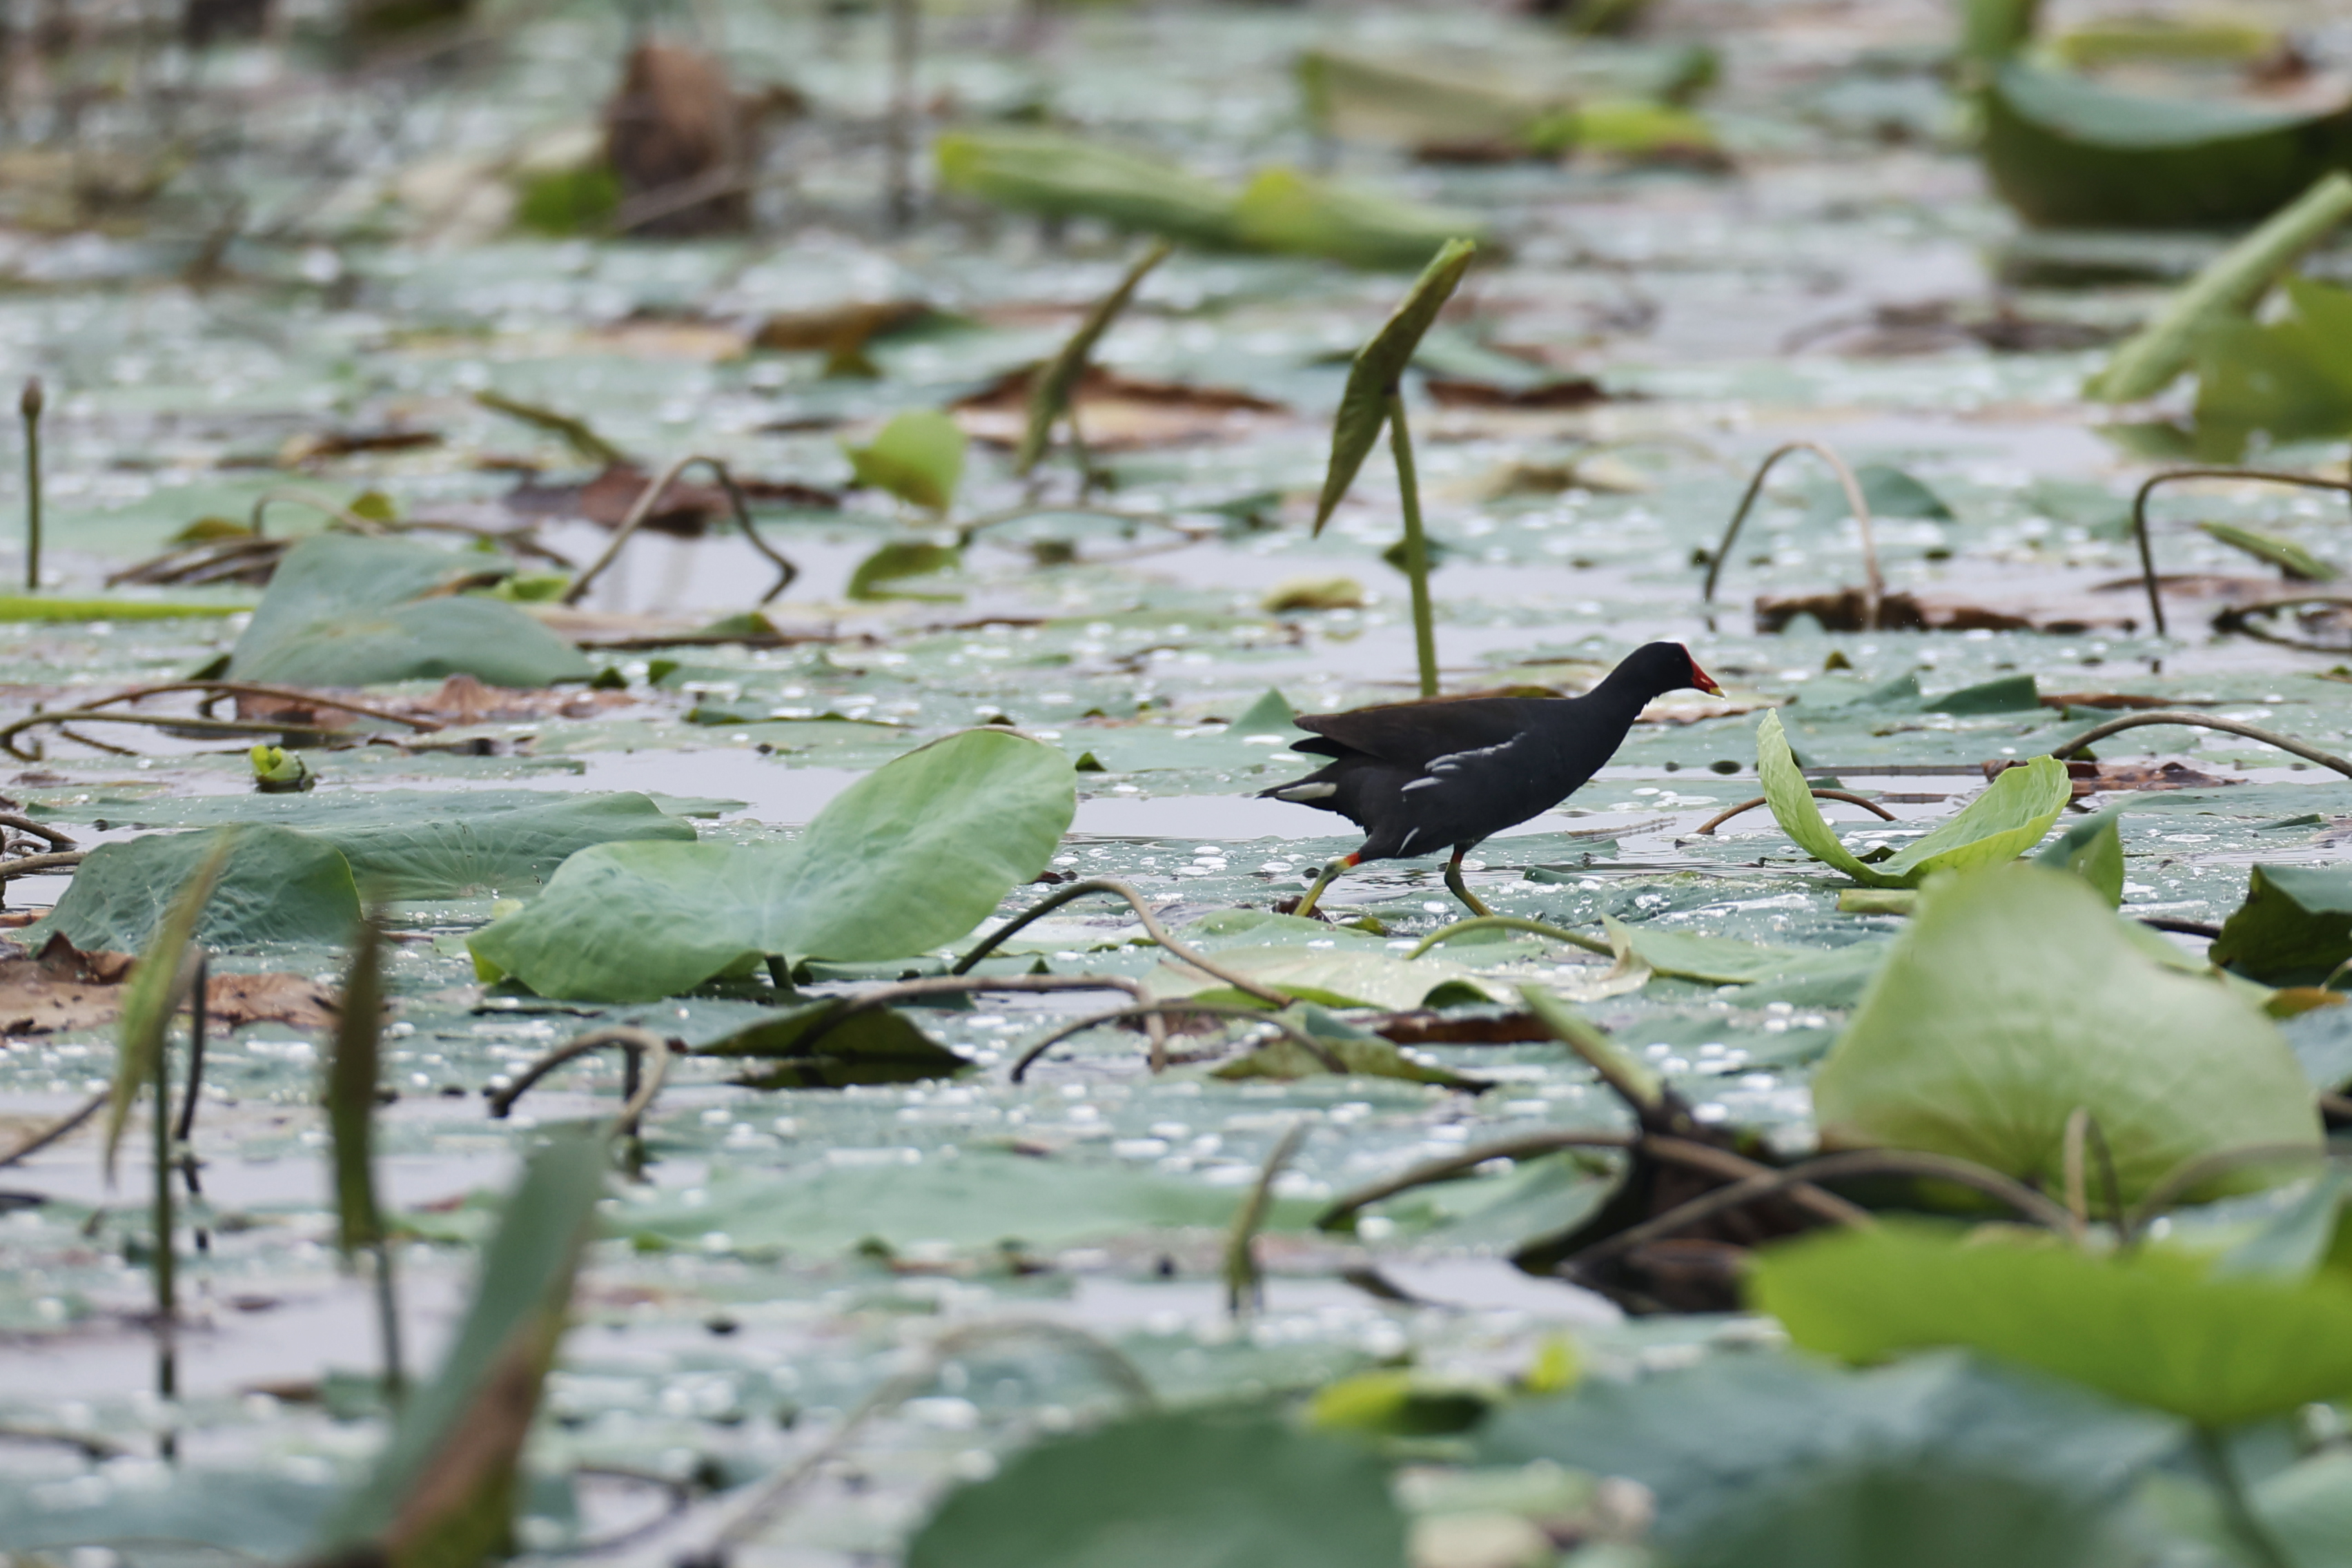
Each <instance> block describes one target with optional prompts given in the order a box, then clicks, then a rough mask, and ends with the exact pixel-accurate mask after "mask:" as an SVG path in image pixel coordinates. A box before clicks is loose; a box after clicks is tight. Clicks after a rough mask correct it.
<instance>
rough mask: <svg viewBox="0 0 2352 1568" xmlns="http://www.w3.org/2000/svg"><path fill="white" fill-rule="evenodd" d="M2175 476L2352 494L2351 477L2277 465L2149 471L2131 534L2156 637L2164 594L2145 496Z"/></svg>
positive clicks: (2135, 501)
mask: <svg viewBox="0 0 2352 1568" xmlns="http://www.w3.org/2000/svg"><path fill="white" fill-rule="evenodd" d="M2175 479H2257V480H2260V481H2262V482H2263V483H2264V484H2273V485H2299V486H2301V487H2302V488H2303V489H2312V490H2338V491H2341V492H2342V493H2344V494H2345V495H2347V496H2352V480H2347V479H2322V478H2320V477H2319V476H2318V475H2317V474H2291V473H2284V472H2282V471H2280V470H2279V469H2276V468H2167V469H2166V470H2165V471H2164V472H2162V473H2160V474H2151V475H2149V476H2148V477H2147V480H2146V481H2145V482H2144V483H2143V484H2141V486H2140V487H2139V489H2138V491H2137V493H2136V494H2135V495H2134V496H2133V497H2132V537H2133V538H2134V539H2136V540H2137V541H2138V542H2139V576H2140V582H2141V584H2143V585H2144V586H2145V587H2146V588H2147V613H2148V616H2149V617H2150V618H2151V619H2153V620H2154V621H2155V622H2156V635H2157V636H2158V637H2165V636H2168V635H2169V634H2168V632H2167V630H2166V628H2165V624H2164V595H2162V594H2161V593H2159V592H2158V589H2157V582H2156V551H2155V547H2154V546H2153V545H2151V544H2150V543H2149V542H2148V537H2147V498H2148V497H2149V496H2150V495H2152V494H2154V493H2155V490H2156V487H2157V486H2158V485H2168V484H2170V483H2172V481H2174V480H2175ZM2305 602H2309V601H2305ZM2231 629H2238V628H2231Z"/></svg>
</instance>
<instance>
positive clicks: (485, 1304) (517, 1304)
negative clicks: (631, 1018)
mask: <svg viewBox="0 0 2352 1568" xmlns="http://www.w3.org/2000/svg"><path fill="white" fill-rule="evenodd" d="M604 1142H605V1141H604V1133H603V1132H602V1131H601V1130H597V1129H593V1128H584V1127H583V1128H564V1129H562V1130H560V1131H557V1132H555V1133H554V1134H553V1135H552V1136H551V1138H550V1139H549V1140H548V1142H546V1144H545V1145H544V1146H542V1147H541V1149H539V1150H538V1151H537V1152H535V1153H533V1154H532V1155H531V1157H530V1163H528V1164H527V1165H526V1166H525V1167H524V1169H523V1174H522V1180H521V1182H520V1184H519V1185H518V1186H517V1187H516V1189H515V1193H514V1195H513V1196H512V1197H511V1198H509V1199H508V1201H507V1206H506V1212H505V1214H504V1215H503V1216H502V1217H501V1218H500V1220H499V1228H498V1233H497V1235H495V1236H494V1237H491V1238H490V1242H489V1245H488V1246H487V1247H484V1248H483V1249H482V1254H481V1257H482V1272H481V1275H480V1277H479V1279H478V1280H477V1282H476V1284H475V1288H474V1296H473V1302H472V1305H471V1306H469V1307H468V1308H467V1312H466V1321H465V1323H464V1325H463V1326H462V1327H461V1328H460V1329H459V1330H458V1331H457V1341H456V1342H455V1343H454V1344H453V1345H452V1346H451V1347H450V1350H449V1352H448V1354H447V1355H446V1357H445V1358H444V1360H443V1361H442V1363H441V1370H440V1372H439V1373H437V1374H436V1376H435V1378H434V1380H433V1382H432V1384H430V1385H429V1386H428V1387H425V1388H424V1389H422V1390H420V1391H418V1393H417V1394H415V1395H414V1396H413V1397H412V1398H411V1399H410V1400H409V1402H408V1404H407V1405H406V1406H405V1407H404V1409H403V1411H402V1412H401V1416H400V1423H399V1425H398V1426H396V1427H395V1428H394V1431H393V1434H392V1436H391V1439H390V1440H389V1441H388V1442H387V1443H386V1444H385V1445H384V1449H383V1453H382V1454H381V1455H380V1456H379V1457H378V1458H377V1460H376V1465H375V1469H374V1472H373V1474H372V1475H371V1476H370V1477H369V1479H367V1480H366V1481H365V1482H363V1483H362V1485H361V1486H360V1487H359V1488H358V1489H356V1490H355V1491H354V1492H353V1493H352V1496H351V1497H350V1498H349V1500H346V1502H345V1503H344V1505H343V1507H342V1508H341V1510H338V1511H337V1512H336V1513H335V1514H334V1515H333V1516H331V1520H330V1521H329V1523H328V1524H327V1526H326V1528H325V1529H324V1530H323V1531H321V1533H320V1540H319V1542H318V1547H317V1550H316V1552H314V1558H316V1559H318V1560H330V1559H341V1558H343V1557H344V1556H345V1554H347V1553H353V1552H373V1553H374V1554H378V1555H379V1556H380V1560H381V1561H382V1562H383V1563H384V1564H385V1568H476V1565H477V1564H479V1563H484V1562H486V1561H488V1559H489V1558H491V1557H493V1556H496V1555H501V1554H504V1553H505V1552H508V1551H509V1549H510V1545H511V1542H510V1540H509V1537H510V1536H511V1534H512V1531H513V1523H514V1504H515V1495H516V1485H517V1482H516V1461H517V1459H518V1458H519V1457H520V1454H521V1451H522V1445H523V1439H524V1438H525V1437H526V1436H528V1435H529V1433H530V1423H531V1418H532V1416H533V1415H534V1414H535V1413H536V1412H537V1410H538V1408H539V1397H540V1389H541V1384H542V1383H543V1382H544V1381H545V1378H546V1375H547V1369H548V1366H549V1364H550V1363H552V1362H553V1360H554V1359H555V1349H556V1344H557V1342H559V1341H560V1340H561V1339H562V1333H563V1324H564V1315H565V1311H566V1309H567V1307H568V1306H569V1304H570V1302H571V1300H572V1279H573V1277H574V1275H575V1274H577V1272H578V1271H579V1267H580V1258H581V1253H582V1251H583V1248H584V1247H586V1245H587V1241H588V1237H589V1235H590V1233H591V1230H592V1229H593V1221H594V1217H595V1212H596V1200H597V1199H598V1198H599V1197H600V1196H602V1195H603V1194H604V1166H605V1151H604Z"/></svg>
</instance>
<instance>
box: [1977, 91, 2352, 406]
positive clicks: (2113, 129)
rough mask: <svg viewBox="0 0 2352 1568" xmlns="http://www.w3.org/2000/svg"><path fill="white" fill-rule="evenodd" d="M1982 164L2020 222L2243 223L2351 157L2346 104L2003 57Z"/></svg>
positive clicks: (2351, 126) (1988, 99) (2351, 118)
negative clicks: (2280, 99) (2170, 84)
mask: <svg viewBox="0 0 2352 1568" xmlns="http://www.w3.org/2000/svg"><path fill="white" fill-rule="evenodd" d="M1984 162H1985V169H1986V172H1987V173H1988V174H1990V175H1991V177H1992V183H1993V188H1994V189H1995V190H1997V191H1999V192H2000V195H2001V198H2002V199H2003V200H2005V201H2006V202H2008V203H2009V205H2011V206H2012V207H2015V208H2016V209H2017V210H2018V212H2019V213H2020V214H2021V215H2022V216H2024V218H2025V220H2026V221H2027V222H2029V223H2033V224H2041V225H2047V226H2084V227H2090V226H2107V227H2113V228H2174V227H2183V226H2189V227H2193V226H2214V225H2221V224H2231V223H2252V222H2254V221H2256V220H2258V219H2261V218H2264V217H2268V216H2270V215H2271V214H2273V213H2274V212H2277V211H2278V210H2279V209H2280V208H2282V207H2284V206H2285V205H2287V204H2288V203H2290V202H2292V201H2294V199H2295V197H2297V196H2299V195H2302V194H2303V193H2304V192H2305V191H2306V190H2307V189H2309V188H2310V186H2311V185H2312V184H2313V183H2314V182H2315V181H2316V180H2318V179H2319V178H2321V177H2322V176H2323V175H2325V174H2327V173H2328V172H2329V171H2331V170H2334V169H2342V168H2345V167H2347V166H2352V110H2333V111H2331V112H2328V113H2325V114H2310V113H2301V112H2296V111H2294V110H2272V109H2258V108H2255V107H2252V106H2251V105H2246V104H2239V103H2231V102H2228V101H2216V100H2209V99H2201V98H2179V99H2162V98H2147V97H2141V96H2139V95H2137V94H2132V93H2125V92H2118V91H2116V90H2114V89H2110V88H2105V87H2102V86H2100V85H2098V84H2097V83H2095V82H2093V81H2091V80H2089V79H2086V78H2084V77H2080V76H2076V75H2074V73H2072V72H2069V71H2056V70H2047V69H2043V68H2040V67H2036V66H2031V65H2027V64H2025V63H2024V62H2023V61H2021V60H2017V59H2011V60H2009V61H2007V62H2006V63H2004V64H2003V65H2001V66H2000V68H1999V69H1998V70H1997V71H1996V72H1995V73H1994V75H1993V78H1992V83H1991V86H1990V88H1989V89H1988V90H1987V92H1986V95H1985V138H1984ZM2167 379H2169V378H2167ZM2141 395H2145V394H2141Z"/></svg>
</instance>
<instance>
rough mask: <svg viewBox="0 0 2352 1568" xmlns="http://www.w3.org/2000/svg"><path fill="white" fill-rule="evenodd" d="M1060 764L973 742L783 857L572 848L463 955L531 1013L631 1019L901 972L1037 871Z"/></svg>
mask: <svg viewBox="0 0 2352 1568" xmlns="http://www.w3.org/2000/svg"><path fill="white" fill-rule="evenodd" d="M1075 777H1076V775H1075V774H1074V773H1072V772H1071V768H1070V762H1069V759H1068V758H1067V757H1065V756H1064V755H1063V754H1062V753H1061V752H1058V751H1055V749H1054V748H1053V747H1051V746H1048V745H1046V744H1045V743H1044V742H1038V741H1032V740H1030V739H1028V738H1027V737H1025V736H1022V735H1016V734H1013V733H1012V732H1011V731H1003V730H971V731H964V732H963V733H961V734H958V735H950V736H949V737H948V738H946V739H945V740H941V741H935V742H932V743H931V744H929V745H928V746H924V747H921V748H919V749H918V750H916V751H913V752H908V753H907V754H906V755H904V756H902V757H899V758H898V759H897V760H895V761H893V762H890V763H886V764H884V765H883V766H882V767H880V768H877V770H875V771H874V772H873V773H869V774H867V775H866V777H865V778H863V779H860V780H859V781H858V782H857V783H856V784H852V785H851V786H850V787H849V788H848V789H847V790H845V792H843V793H842V794H841V795H837V796H835V798H834V800H833V801H832V803H831V804H830V805H826V806H825V808H824V810H823V811H821V812H819V813H818V814H817V816H816V819H815V820H814V822H812V823H810V824H809V826H808V828H807V831H806V832H804V833H803V835H802V836H801V837H800V838H799V839H798V840H797V841H796V842H794V843H792V844H787V845H774V846H771V845H752V846H744V847H730V846H724V845H715V844H663V843H637V844H616V845H603V846H599V847H595V848H592V849H584V850H583V851H581V852H580V853H579V854H577V855H574V856H573V857H572V858H571V859H569V860H567V861H565V862H564V864H563V866H562V869H560V870H559V871H557V872H556V874H555V876H554V878H553V879H552V880H551V881H550V882H549V883H548V886H547V890H546V892H545V893H543V894H541V897H540V899H539V900H538V901H536V902H535V903H533V904H531V905H530V907H529V908H527V909H525V910H522V911H521V912H520V913H518V914H512V915H509V916H508V917H507V918H506V919H504V920H502V921H497V922H495V923H493V924H491V925H488V926H486V927H484V928H483V929H482V930H480V931H477V932H476V933H474V935H473V937H472V938H471V939H470V940H469V942H468V943H467V945H468V946H469V947H470V948H471V949H472V951H473V954H474V961H475V963H476V965H477V967H478V968H479V969H480V970H481V971H482V972H483V973H484V974H485V975H486V976H487V977H492V978H495V977H497V976H499V975H512V976H513V977H514V978H516V979H517V980H519V981H520V982H521V983H522V984H526V985H528V986H530V988H531V989H532V990H534V991H536V992H538V993H539V994H541V995H543V996H571V997H578V998H582V999H583V1000H588V1001H604V1002H642V1001H650V1000H652V999H653V998H655V997H657V996H666V995H668V994H672V993H674V992H677V991H683V990H686V989H688V987H690V986H694V985H698V984H701V983H702V982H704V981H706V980H709V979H710V978H711V977H713V976H714V975H718V974H720V973H727V972H730V971H733V970H739V969H741V968H743V967H744V966H746V965H748V964H750V963H752V962H754V961H756V960H757V959H759V958H761V957H763V956H770V955H774V956H788V957H791V958H794V959H801V958H835V959H850V960H863V959H882V958H902V957H905V956H907V955H908V954H910V953H917V952H923V951H924V950H925V949H927V948H931V947H935V946H938V945H939V944H940V943H941V942H951V941H953V940H955V939H956V938H957V937H960V936H961V935H963V934H964V933H965V932H966V931H970V930H971V928H972V927H973V926H975V925H977V924H978V923H979V922H980V921H981V920H982V918H983V917H985V916H986V915H987V914H988V912H989V911H990V910H993V909H994V908H995V907H996V904H997V900H1000V899H1002V898H1003V896H1004V895H1005V894H1006V893H1007V892H1008V891H1010V890H1011V889H1013V888H1015V887H1017V886H1019V885H1021V884H1022V883H1024V882H1026V881H1028V880H1029V879H1031V878H1033V877H1034V876H1036V874H1037V873H1038V872H1039V871H1040V870H1042V869H1044V868H1045V860H1046V858H1047V857H1049V856H1050V855H1052V854H1053V852H1054V847H1055V845H1057V844H1058V843H1059V842H1060V841H1061V837H1062V834H1063V832H1064V830H1065V829H1066V828H1067V827H1068V826H1069V823H1070V818H1071V816H1072V815H1073V814H1074V813H1075V812H1076V809H1077V799H1076V786H1075Z"/></svg>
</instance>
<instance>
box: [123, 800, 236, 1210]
mask: <svg viewBox="0 0 2352 1568" xmlns="http://www.w3.org/2000/svg"><path fill="white" fill-rule="evenodd" d="M235 841H236V829H235V828H225V829H223V830H222V831H221V832H220V833H219V834H218V835H216V836H215V840H214V844H213V847H212V850H211V852H210V853H209V854H207V855H206V856H205V858H204V859H203V860H201V861H199V862H198V863H197V865H196V868H195V869H194V871H193V872H191V873H190V874H189V876H188V879H187V880H186V881H184V882H183V883H181V884H180V890H179V892H178V893H177V894H176V895H175V896H174V897H173V900H172V905H171V908H170V909H169V910H166V911H165V913H164V916H163V922H162V924H160V925H159V926H157V928H156V930H155V937H154V940H153V941H152V942H149V943H148V944H147V950H146V952H144V953H143V954H142V956H141V958H140V960H139V967H138V969H137V970H136V971H135V972H134V973H132V974H131V982H130V984H129V985H128V986H127V987H126V988H125V990H124V994H123V998H122V1022H121V1028H120V1031H119V1033H118V1034H117V1035H116V1040H117V1042H118V1043H117V1044H116V1047H115V1058H114V1092H113V1095H112V1098H111V1099H110V1100H109V1101H108V1103H107V1108H106V1154H105V1166H106V1179H107V1180H108V1181H110V1182H111V1181H112V1180H114V1156H115V1152H116V1151H117V1149H119V1148H120V1147H121V1142H122V1129H123V1127H124V1125H125V1124H126V1123H127V1122H129V1121H130V1119H131V1106H132V1104H133V1103H135V1102H136V1101H137V1100H138V1099H139V1091H140V1090H141V1089H143V1088H145V1087H146V1086H147V1085H148V1084H149V1083H151V1082H152V1081H153V1080H154V1078H155V1069H156V1066H157V1063H158V1061H159V1059H160V1058H161V1057H162V1056H163V1032H164V1030H165V1029H166V1028H167V1027H168V1026H170V1024H171V1021H172V1015H173V1013H175V1012H177V1011H178V1010H179V1006H180V1004H181V1002H182V1001H184V999H185V998H186V996H187V994H188V993H187V987H188V980H189V975H188V973H187V966H188V965H187V959H188V944H189V943H190V942H192V941H194V937H195V931H196V921H198V920H199V919H200V918H202V916H203V914H204V912H205V902H206V901H207V900H210V899H211V898H212V896H213V885H214V884H215V882H217V881H218V880H219V879H220V872H221V868H222V866H224V865H226V863H227V861H228V853H229V849H230V847H231V846H232V845H233V844H234V843H235ZM155 1114H156V1115H157V1116H158V1117H163V1116H167V1115H169V1114H170V1108H169V1107H166V1106H162V1105H158V1106H157V1107H156V1108H155Z"/></svg>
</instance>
